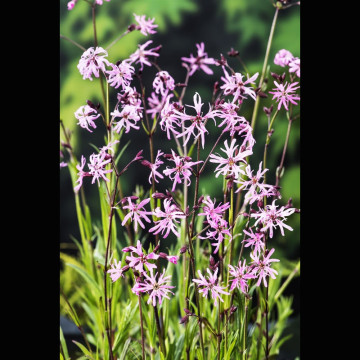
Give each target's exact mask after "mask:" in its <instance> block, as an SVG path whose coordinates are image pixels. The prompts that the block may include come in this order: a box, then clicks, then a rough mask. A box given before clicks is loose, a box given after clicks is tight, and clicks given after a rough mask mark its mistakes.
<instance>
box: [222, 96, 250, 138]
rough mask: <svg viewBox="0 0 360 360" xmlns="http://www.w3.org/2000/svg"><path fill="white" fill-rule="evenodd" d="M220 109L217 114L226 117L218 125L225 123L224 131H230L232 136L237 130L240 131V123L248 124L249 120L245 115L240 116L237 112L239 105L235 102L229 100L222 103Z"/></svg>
mask: <svg viewBox="0 0 360 360" xmlns="http://www.w3.org/2000/svg"><path fill="white" fill-rule="evenodd" d="M218 109H219V110H220V111H219V112H218V114H217V116H218V117H219V118H222V119H224V120H223V122H222V123H220V124H219V126H218V127H222V126H223V125H225V128H224V129H223V132H225V131H229V132H230V136H234V134H235V132H236V131H238V129H239V123H240V124H241V123H245V124H247V120H246V119H245V118H244V117H243V116H239V115H238V114H237V111H239V106H237V105H236V104H235V103H231V102H227V103H223V104H220V105H219V106H218Z"/></svg>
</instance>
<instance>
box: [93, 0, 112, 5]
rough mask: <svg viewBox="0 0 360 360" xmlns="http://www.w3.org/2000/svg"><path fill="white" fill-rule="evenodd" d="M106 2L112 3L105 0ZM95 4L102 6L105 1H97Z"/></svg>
mask: <svg viewBox="0 0 360 360" xmlns="http://www.w3.org/2000/svg"><path fill="white" fill-rule="evenodd" d="M105 1H110V0H105ZM95 3H96V4H97V5H102V4H103V0H95Z"/></svg>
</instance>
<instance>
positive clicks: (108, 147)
mask: <svg viewBox="0 0 360 360" xmlns="http://www.w3.org/2000/svg"><path fill="white" fill-rule="evenodd" d="M119 142H120V141H119V140H114V141H112V142H109V143H108V144H107V145H106V146H103V147H102V148H100V150H99V152H100V154H105V155H107V156H109V153H108V152H112V153H114V149H113V146H114V145H115V144H117V143H119ZM105 157H106V156H105Z"/></svg>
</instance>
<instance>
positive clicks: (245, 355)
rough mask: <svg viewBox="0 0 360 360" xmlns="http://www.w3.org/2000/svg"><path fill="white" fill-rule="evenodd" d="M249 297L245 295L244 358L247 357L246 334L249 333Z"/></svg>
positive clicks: (244, 359)
mask: <svg viewBox="0 0 360 360" xmlns="http://www.w3.org/2000/svg"><path fill="white" fill-rule="evenodd" d="M248 301H249V300H248V298H247V297H245V311H244V321H243V323H244V337H243V356H242V357H243V360H246V359H247V351H246V335H247V310H248Z"/></svg>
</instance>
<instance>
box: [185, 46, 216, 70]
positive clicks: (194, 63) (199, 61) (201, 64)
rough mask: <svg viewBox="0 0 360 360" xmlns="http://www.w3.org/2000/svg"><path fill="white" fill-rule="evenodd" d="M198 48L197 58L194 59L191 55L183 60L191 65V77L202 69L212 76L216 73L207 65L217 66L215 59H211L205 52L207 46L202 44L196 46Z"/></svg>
mask: <svg viewBox="0 0 360 360" xmlns="http://www.w3.org/2000/svg"><path fill="white" fill-rule="evenodd" d="M196 47H197V51H198V54H197V57H194V56H193V54H190V57H189V58H187V57H182V58H181V60H183V61H185V62H188V63H189V64H190V72H189V76H191V75H192V74H193V73H194V72H195V71H196V70H199V69H201V70H202V71H204V72H205V73H206V74H208V75H212V74H213V73H214V72H213V71H212V70H211V69H210V68H209V67H208V66H207V65H215V59H213V58H209V57H208V55H207V53H206V52H205V44H204V43H203V42H202V43H200V44H196Z"/></svg>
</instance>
